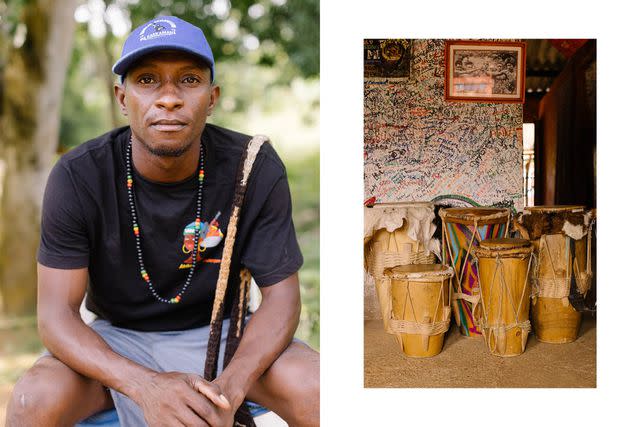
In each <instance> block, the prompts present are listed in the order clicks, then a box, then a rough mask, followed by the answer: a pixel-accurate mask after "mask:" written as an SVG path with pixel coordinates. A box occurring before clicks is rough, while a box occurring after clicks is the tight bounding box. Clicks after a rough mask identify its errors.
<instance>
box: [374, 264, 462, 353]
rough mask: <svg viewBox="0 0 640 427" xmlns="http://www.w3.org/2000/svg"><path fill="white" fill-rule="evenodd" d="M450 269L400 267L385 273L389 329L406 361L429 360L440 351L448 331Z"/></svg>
mask: <svg viewBox="0 0 640 427" xmlns="http://www.w3.org/2000/svg"><path fill="white" fill-rule="evenodd" d="M451 276H453V269H452V268H451V267H448V266H444V265H441V264H412V265H402V266H398V267H394V268H391V269H387V270H385V279H384V280H387V281H389V282H390V285H391V298H392V304H391V306H392V310H391V318H390V319H389V328H390V330H391V332H392V333H394V334H396V338H397V339H398V343H399V344H400V349H401V350H402V352H403V353H404V354H405V355H407V356H409V357H432V356H435V355H437V354H439V353H440V352H441V351H442V346H443V344H444V334H445V332H447V330H448V329H449V319H450V318H451V300H450V298H449V296H450V293H449V286H450V282H449V281H450V279H451Z"/></svg>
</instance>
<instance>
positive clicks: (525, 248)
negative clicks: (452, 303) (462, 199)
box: [472, 239, 533, 357]
mask: <svg viewBox="0 0 640 427" xmlns="http://www.w3.org/2000/svg"><path fill="white" fill-rule="evenodd" d="M472 251H473V254H474V256H475V257H476V259H477V263H478V279H479V280H478V281H479V285H480V296H481V301H482V319H481V322H480V326H481V327H482V335H483V336H484V341H485V343H486V344H487V347H488V349H489V353H491V354H493V355H495V356H502V357H509V356H518V355H520V354H522V353H523V352H524V349H525V347H526V345H527V337H528V336H529V331H530V330H531V323H530V322H529V301H530V298H531V285H530V272H531V265H532V259H533V258H532V256H531V253H532V252H533V247H532V245H531V243H529V241H528V240H524V239H488V240H483V241H482V242H480V245H479V246H476V247H474V248H473V249H472Z"/></svg>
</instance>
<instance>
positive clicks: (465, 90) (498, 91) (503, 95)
mask: <svg viewBox="0 0 640 427" xmlns="http://www.w3.org/2000/svg"><path fill="white" fill-rule="evenodd" d="M525 50H526V45H525V43H523V42H484V41H475V40H469V41H466V40H465V41H447V43H446V45H445V68H446V75H445V99H446V100H447V101H483V102H519V103H523V102H524V78H525V76H524V73H525V64H526V62H525Z"/></svg>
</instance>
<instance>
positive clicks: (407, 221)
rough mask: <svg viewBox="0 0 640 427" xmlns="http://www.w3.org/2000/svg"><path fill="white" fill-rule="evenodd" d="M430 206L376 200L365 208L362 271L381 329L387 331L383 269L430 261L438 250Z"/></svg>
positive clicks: (387, 291) (388, 308) (388, 300)
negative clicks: (372, 285)
mask: <svg viewBox="0 0 640 427" xmlns="http://www.w3.org/2000/svg"><path fill="white" fill-rule="evenodd" d="M434 218H435V213H434V206H433V204H432V203H428V202H412V203H379V204H376V205H374V206H373V207H370V208H369V207H368V208H365V218H364V223H365V233H364V234H365V240H364V243H365V245H364V252H365V256H364V259H365V270H366V272H367V273H368V274H369V275H370V276H371V277H373V280H374V281H375V288H376V294H377V296H378V302H379V304H380V312H381V316H382V321H383V323H384V328H385V330H386V331H387V332H389V333H391V331H390V330H389V322H388V321H389V319H390V318H391V297H390V295H391V290H390V288H389V282H388V281H384V280H382V279H383V277H384V274H383V273H384V270H385V268H389V267H395V266H398V265H408V264H432V263H434V262H435V258H436V257H435V254H434V252H435V251H438V250H439V246H438V242H437V239H432V236H433V234H434V233H435V229H436V227H435V224H434V222H433V220H434Z"/></svg>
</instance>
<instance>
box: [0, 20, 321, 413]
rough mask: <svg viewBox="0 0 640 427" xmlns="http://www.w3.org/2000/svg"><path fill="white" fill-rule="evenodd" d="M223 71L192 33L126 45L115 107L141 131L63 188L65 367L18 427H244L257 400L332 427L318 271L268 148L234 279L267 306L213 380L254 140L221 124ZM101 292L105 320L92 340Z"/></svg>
mask: <svg viewBox="0 0 640 427" xmlns="http://www.w3.org/2000/svg"><path fill="white" fill-rule="evenodd" d="M214 71H215V68H214V61H213V55H212V53H211V48H210V47H209V45H208V43H207V41H206V39H205V37H204V35H203V33H202V31H201V30H200V29H199V28H197V27H194V26H193V25H191V24H189V23H187V22H185V21H182V20H180V19H178V18H175V17H160V18H157V19H154V20H152V21H151V22H149V23H146V24H144V25H142V26H140V27H138V28H137V29H136V30H134V31H133V32H132V33H131V35H130V36H129V38H128V39H127V40H126V42H125V45H124V47H123V52H122V56H121V58H120V60H119V61H118V62H117V63H116V64H115V65H114V72H115V73H116V74H119V75H120V76H121V80H120V83H119V84H116V85H115V96H116V98H117V100H118V103H119V105H120V108H121V110H122V112H123V114H124V115H125V116H127V118H128V121H129V124H130V126H129V127H125V128H121V129H115V130H113V131H111V132H109V133H107V134H105V135H103V136H101V137H99V138H97V139H95V140H92V141H89V142H87V143H85V144H83V145H81V146H80V147H78V148H76V149H74V150H72V151H71V152H69V153H67V154H65V155H64V156H62V158H61V159H60V161H59V162H58V163H57V164H56V166H55V167H54V169H53V170H52V172H51V175H50V177H49V182H48V184H47V188H46V191H45V197H44V203H43V214H42V215H43V216H42V239H41V245H40V250H39V253H38V326H39V330H40V335H41V337H42V340H43V342H44V344H45V346H46V347H47V349H48V350H49V351H50V353H51V354H47V355H45V356H43V357H42V358H40V359H39V360H38V361H37V362H36V364H35V365H34V367H32V368H31V369H30V370H29V371H28V372H27V373H26V374H25V375H24V376H23V377H22V378H21V380H20V381H19V382H18V384H16V386H15V389H14V392H13V396H12V399H11V402H10V403H9V408H8V414H7V417H8V418H7V423H8V425H9V426H31V425H34V426H48V425H51V426H53V425H55V426H57V425H73V424H75V423H76V422H78V421H79V420H83V419H85V418H86V417H89V416H91V415H92V414H95V413H97V412H100V411H102V410H104V409H108V408H111V407H113V406H114V405H115V408H116V409H117V412H118V417H119V419H120V424H121V425H123V426H141V425H145V423H146V424H148V425H151V426H180V425H188V426H192V425H194V426H195V425H198V426H199V425H203V426H206V425H210V426H230V425H232V424H233V419H234V414H235V412H236V410H237V409H238V408H239V407H241V405H242V402H243V400H244V399H247V400H251V401H253V402H257V403H259V404H261V405H264V406H266V407H267V408H269V409H271V410H273V411H275V412H276V413H278V414H279V415H280V416H281V417H283V418H284V419H285V421H287V422H288V423H289V424H290V425H293V426H295V425H317V424H318V417H319V413H318V401H319V392H318V384H319V378H318V371H319V358H318V354H317V353H316V352H315V351H313V350H311V349H310V348H309V347H307V346H306V345H304V344H303V343H301V342H298V341H296V340H293V341H292V338H293V333H294V331H295V329H296V326H297V323H298V319H299V312H300V294H299V285H298V278H297V270H298V269H299V268H300V266H301V264H302V256H301V254H300V250H299V247H298V244H297V242H296V237H295V231H294V229H293V223H292V220H291V201H290V196H289V189H288V184H287V180H286V173H285V170H284V166H283V165H282V162H281V161H280V159H279V158H278V156H277V155H276V154H275V152H274V151H273V149H272V148H271V147H270V146H269V145H268V144H266V145H264V146H263V147H262V148H261V150H260V152H259V153H258V155H257V158H256V160H255V164H254V166H253V172H252V175H251V177H250V179H249V182H248V186H247V189H246V195H245V201H244V204H243V207H242V212H241V217H240V221H239V225H238V228H237V233H236V240H235V246H234V256H233V258H232V261H231V274H230V279H229V294H230V295H233V294H234V290H237V289H238V282H239V276H240V268H241V267H246V268H247V269H248V270H249V271H250V272H251V273H252V275H253V277H254V279H255V281H256V283H257V284H258V285H259V286H260V288H261V292H262V303H261V305H260V307H259V308H258V310H256V312H255V313H254V314H253V315H252V316H251V318H250V320H249V321H248V323H247V324H246V328H245V330H244V334H243V335H242V338H241V340H240V342H239V345H238V348H237V350H236V352H235V354H234V356H233V358H231V359H230V361H228V364H227V366H226V367H225V368H224V370H223V371H222V373H220V371H221V370H222V369H218V376H217V378H215V379H214V380H213V381H212V382H208V381H205V380H204V379H203V378H202V377H201V375H202V372H203V367H204V361H205V353H206V346H207V339H208V337H209V326H208V324H209V320H210V316H211V306H212V301H213V295H214V292H215V286H216V279H217V276H218V272H219V268H220V259H221V258H222V248H223V246H224V243H225V240H226V239H225V234H226V233H227V226H228V225H229V218H230V215H231V205H232V202H233V199H234V190H235V184H236V182H235V181H236V174H237V169H238V167H239V165H240V162H241V158H242V156H243V151H244V149H245V146H246V144H247V142H248V140H249V139H250V138H249V137H248V136H246V135H242V134H239V133H236V132H232V131H230V130H227V129H223V128H220V127H216V126H212V125H208V124H206V123H205V122H206V118H207V116H208V115H210V114H211V113H212V111H213V108H214V106H215V104H216V100H217V99H218V96H219V92H220V89H219V87H218V86H216V85H215V84H213V81H214ZM87 281H89V286H87ZM85 292H86V294H87V307H88V308H89V310H91V311H92V312H94V313H96V314H97V315H98V320H96V321H95V322H93V323H92V324H91V325H88V326H87V325H85V323H84V322H83V321H82V320H81V317H80V314H79V307H80V304H81V302H82V300H83V297H84V295H85ZM235 292H237V291H235ZM229 305H230V304H229V301H227V304H226V306H225V307H226V309H225V314H226V315H227V317H228V315H229V313H230V312H231V311H232V307H229ZM232 326H233V325H232ZM225 327H227V328H228V327H229V321H228V320H227V321H225V322H224V324H223V328H225ZM232 329H233V328H232ZM224 335H225V333H224V332H223V336H224ZM223 353H224V350H223V349H221V354H223ZM220 359H221V360H220V361H222V359H223V358H222V357H221V358H220ZM220 367H221V366H220Z"/></svg>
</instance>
